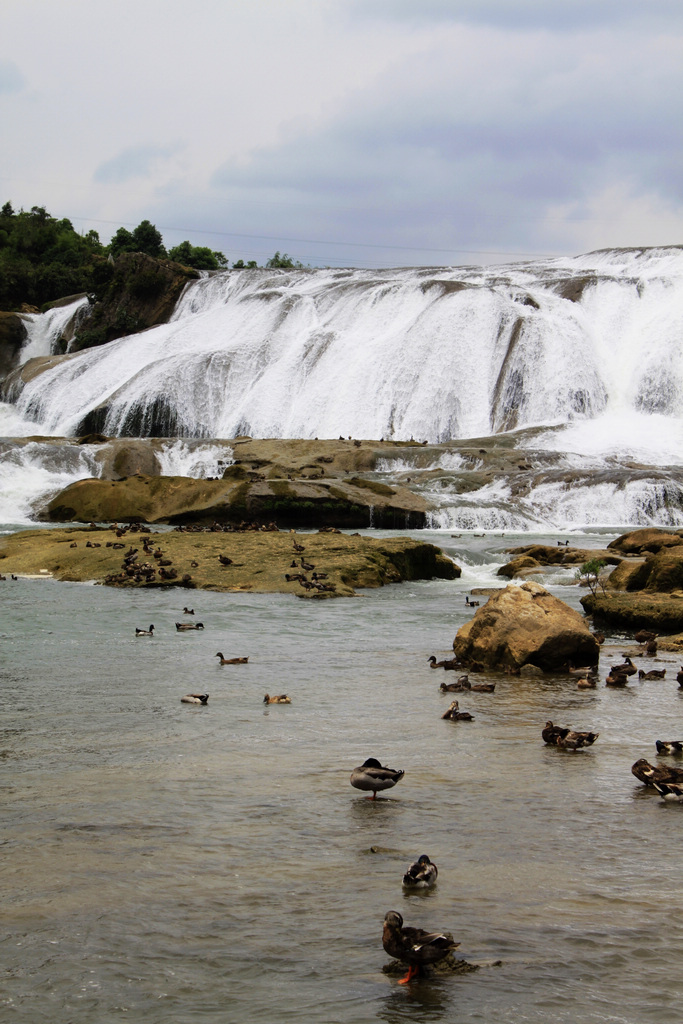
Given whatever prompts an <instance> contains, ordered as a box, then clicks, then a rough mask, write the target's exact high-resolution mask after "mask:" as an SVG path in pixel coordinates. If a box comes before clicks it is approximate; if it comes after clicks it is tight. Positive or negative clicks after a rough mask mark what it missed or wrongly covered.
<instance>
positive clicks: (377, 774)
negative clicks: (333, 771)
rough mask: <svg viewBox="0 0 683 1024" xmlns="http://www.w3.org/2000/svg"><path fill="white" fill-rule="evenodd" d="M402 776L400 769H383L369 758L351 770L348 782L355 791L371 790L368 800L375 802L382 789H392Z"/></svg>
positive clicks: (402, 772)
mask: <svg viewBox="0 0 683 1024" xmlns="http://www.w3.org/2000/svg"><path fill="white" fill-rule="evenodd" d="M404 775H405V772H404V771H402V770H401V769H397V768H385V767H384V766H383V765H381V764H380V762H379V761H378V760H377V758H376V757H369V758H368V759H367V761H363V764H361V765H360V766H359V767H358V768H354V769H353V771H352V772H351V779H350V782H351V785H352V786H354V787H355V789H362V790H365V791H367V790H372V796H371V797H369V799H371V800H376V799H377V794H378V793H380V792H381V791H382V790H383V789H393V788H394V786H395V785H396V783H397V782H400V781H401V779H402V778H403V776H404Z"/></svg>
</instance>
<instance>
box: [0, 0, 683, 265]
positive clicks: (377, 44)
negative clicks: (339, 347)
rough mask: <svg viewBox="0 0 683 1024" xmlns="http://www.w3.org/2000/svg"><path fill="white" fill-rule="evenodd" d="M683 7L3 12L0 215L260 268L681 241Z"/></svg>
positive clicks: (228, 1) (19, 3)
mask: <svg viewBox="0 0 683 1024" xmlns="http://www.w3.org/2000/svg"><path fill="white" fill-rule="evenodd" d="M682 108H683V0H194V2H193V3H188V2H186V0H183V2H180V0H115V2H112V0H3V2H2V37H1V38H0V131H1V137H2V146H1V147H0V154H1V155H0V201H2V202H4V201H6V200H10V201H11V202H12V203H13V205H14V206H15V208H17V209H18V208H19V207H20V206H23V207H24V208H26V209H28V208H30V207H31V206H33V205H41V206H46V207H47V209H48V210H49V211H50V213H52V214H54V215H56V216H60V217H69V218H70V219H71V220H72V222H73V224H74V227H76V228H77V229H78V230H84V231H85V230H87V229H89V228H93V227H94V228H95V229H96V230H98V231H99V233H100V237H101V238H102V240H103V241H107V240H108V239H109V237H110V236H111V234H112V232H113V231H114V230H115V229H116V227H118V226H119V225H121V224H124V225H126V226H129V227H134V226H135V225H136V224H137V223H139V221H140V220H142V219H144V218H148V219H149V220H151V221H152V222H153V223H155V224H156V225H157V227H158V228H159V229H160V230H161V231H162V234H163V236H164V241H165V242H166V244H167V245H169V246H170V245H174V244H176V243H177V242H179V241H181V240H182V239H184V238H189V239H190V241H192V242H193V243H194V244H197V245H209V246H210V247H211V248H213V249H219V250H221V251H223V252H224V253H225V254H226V255H227V256H228V258H229V259H230V260H231V261H232V260H235V259H237V258H239V257H243V258H245V259H257V260H258V261H259V262H263V261H264V260H265V259H266V258H267V257H268V256H270V255H272V253H273V252H274V251H275V250H276V249H278V250H280V251H286V252H287V253H290V254H291V255H293V256H294V257H295V258H297V259H300V260H302V261H303V262H304V263H307V264H310V265H312V266H324V265H330V266H367V267H376V266H397V265H411V264H422V265H425V264H450V265H453V264H462V263H492V262H503V261H505V260H506V259H508V258H514V259H517V258H521V257H523V256H525V255H527V254H530V255H533V254H539V255H546V254H547V255H564V254H575V253H580V252H586V251H588V250H590V249H595V248H604V247H611V246H637V245H663V244H671V243H683V148H682V146H681V131H682V129H683V116H682V114H683V111H682Z"/></svg>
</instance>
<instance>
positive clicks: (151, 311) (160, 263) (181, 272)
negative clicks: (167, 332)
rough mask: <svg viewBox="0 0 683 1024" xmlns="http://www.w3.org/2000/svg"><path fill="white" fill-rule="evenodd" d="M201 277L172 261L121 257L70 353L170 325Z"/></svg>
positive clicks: (130, 255)
mask: <svg viewBox="0 0 683 1024" xmlns="http://www.w3.org/2000/svg"><path fill="white" fill-rule="evenodd" d="M198 277H200V274H199V273H198V271H196V270H193V269H192V268H190V267H183V266H181V264H180V263H174V262H173V261H172V260H158V259H154V257H152V256H148V255H147V254H146V253H143V252H127V253H122V254H121V255H120V256H119V257H118V259H117V260H116V261H115V263H114V267H113V272H112V274H111V278H110V279H109V281H108V282H107V284H106V285H104V286H103V287H102V289H101V291H100V295H99V297H98V300H97V302H95V304H94V305H93V306H92V308H91V310H90V312H89V315H88V316H87V318H86V319H84V320H83V322H82V323H81V324H80V325H79V327H78V331H77V334H76V336H75V338H74V341H73V343H72V345H71V349H70V350H71V351H72V352H79V351H81V350H82V349H86V348H92V347H94V346H98V345H104V344H106V343H107V342H109V341H113V340H114V339H115V338H121V337H123V336H124V335H126V334H133V333H135V332H138V331H144V330H146V329H147V328H148V327H153V326H155V325H156V324H165V323H167V321H168V320H169V318H170V316H171V314H172V313H173V310H174V309H175V306H176V303H177V301H178V299H179V298H180V294H181V292H182V291H183V288H184V287H185V285H186V284H187V283H188V281H192V280H196V279H197V278H198Z"/></svg>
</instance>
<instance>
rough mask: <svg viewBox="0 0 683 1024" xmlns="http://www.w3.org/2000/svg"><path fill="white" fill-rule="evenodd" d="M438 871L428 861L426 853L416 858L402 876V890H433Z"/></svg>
mask: <svg viewBox="0 0 683 1024" xmlns="http://www.w3.org/2000/svg"><path fill="white" fill-rule="evenodd" d="M438 874H439V869H438V868H437V866H436V864H435V863H434V862H433V861H431V860H430V859H429V857H428V856H427V854H426V853H423V854H422V856H420V857H418V858H417V860H416V861H415V863H414V864H411V865H410V867H409V868H408V870H407V871H406V873H405V875H404V876H403V882H402V885H403V888H404V889H433V888H434V886H435V885H436V878H437V875H438Z"/></svg>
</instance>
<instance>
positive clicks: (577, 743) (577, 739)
mask: <svg viewBox="0 0 683 1024" xmlns="http://www.w3.org/2000/svg"><path fill="white" fill-rule="evenodd" d="M599 735H600V733H599V732H574V731H573V730H570V731H569V732H568V733H567V735H566V736H558V737H557V746H558V747H562V748H564V749H566V750H573V751H574V753H576V751H577V750H579V749H580V748H581V747H592V745H593V744H594V743H595V741H596V740H597V738H598V736H599Z"/></svg>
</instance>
